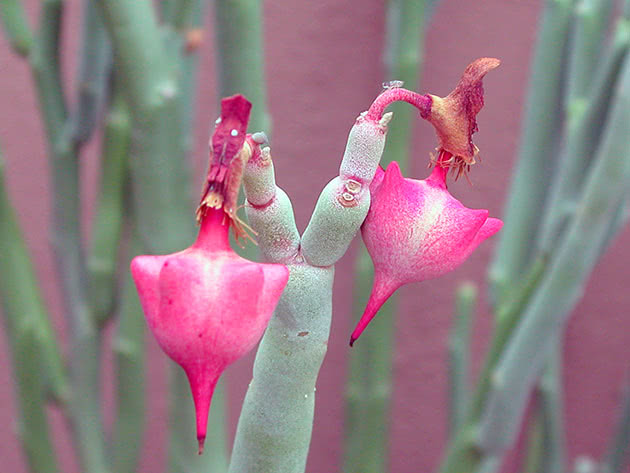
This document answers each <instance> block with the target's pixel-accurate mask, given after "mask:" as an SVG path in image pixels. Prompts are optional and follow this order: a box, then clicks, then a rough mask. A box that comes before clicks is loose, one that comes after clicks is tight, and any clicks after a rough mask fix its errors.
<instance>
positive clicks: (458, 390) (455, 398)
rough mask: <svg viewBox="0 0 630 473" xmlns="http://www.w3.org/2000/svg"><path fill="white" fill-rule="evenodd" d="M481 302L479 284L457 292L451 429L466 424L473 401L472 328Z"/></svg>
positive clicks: (451, 345)
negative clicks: (470, 376) (471, 393)
mask: <svg viewBox="0 0 630 473" xmlns="http://www.w3.org/2000/svg"><path fill="white" fill-rule="evenodd" d="M476 305H477V286H475V285H474V284H473V283H470V282H468V283H464V284H462V285H460V286H459V287H458V288H457V292H456V293H455V320H454V325H453V328H452V329H451V335H450V338H449V346H448V352H449V365H448V367H449V388H450V396H449V401H450V407H449V421H450V422H449V424H450V432H451V434H454V433H455V432H457V430H458V429H459V428H460V427H461V426H462V425H464V423H465V421H466V418H467V413H468V405H469V403H470V388H469V379H468V376H469V370H470V365H469V359H470V330H471V326H472V321H473V319H474V314H475V307H476Z"/></svg>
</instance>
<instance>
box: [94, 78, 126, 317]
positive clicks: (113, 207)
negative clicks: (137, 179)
mask: <svg viewBox="0 0 630 473" xmlns="http://www.w3.org/2000/svg"><path fill="white" fill-rule="evenodd" d="M130 141H131V116H130V113H129V109H128V107H127V104H126V101H125V98H124V97H123V96H122V94H121V93H120V91H119V90H116V91H115V92H114V98H113V102H112V104H111V107H110V110H109V112H108V114H107V118H106V119H105V134H104V137H103V153H102V166H103V169H102V171H101V182H100V197H99V200H98V203H97V209H96V215H95V217H94V223H93V230H92V247H91V251H90V254H89V255H88V261H87V267H88V273H89V289H90V301H91V303H92V308H93V311H94V317H95V318H96V321H97V323H98V324H99V325H102V324H104V323H105V322H106V321H107V320H109V318H110V317H112V315H113V313H114V311H115V307H116V292H117V287H116V284H117V278H116V273H117V271H116V268H117V264H118V256H119V251H118V248H119V244H120V239H121V233H122V221H123V214H124V194H125V190H126V189H127V186H126V185H125V184H126V182H127V177H128V174H129V173H128V154H129V145H130Z"/></svg>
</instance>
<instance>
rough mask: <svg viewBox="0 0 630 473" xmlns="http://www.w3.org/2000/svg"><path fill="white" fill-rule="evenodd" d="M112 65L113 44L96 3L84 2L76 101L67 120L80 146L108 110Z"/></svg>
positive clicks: (72, 137) (92, 1)
mask: <svg viewBox="0 0 630 473" xmlns="http://www.w3.org/2000/svg"><path fill="white" fill-rule="evenodd" d="M111 64H112V57H111V45H110V42H109V38H108V36H107V30H105V25H104V24H103V19H102V18H101V12H100V11H99V10H98V9H97V8H96V5H95V3H94V0H84V1H83V32H82V37H81V50H80V59H79V69H78V71H77V100H76V107H75V109H74V110H73V112H72V114H71V116H70V118H69V120H68V127H69V133H70V135H71V138H70V139H71V140H72V141H73V142H74V143H76V144H77V145H80V144H83V143H85V142H86V141H87V140H88V139H89V138H90V136H91V134H92V132H93V131H94V129H95V128H96V125H97V123H98V119H99V116H100V114H101V113H102V112H103V109H104V108H105V102H106V97H107V94H108V91H109V90H108V89H109V79H110V69H111Z"/></svg>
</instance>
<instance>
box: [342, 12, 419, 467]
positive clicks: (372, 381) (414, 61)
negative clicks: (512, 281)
mask: <svg viewBox="0 0 630 473" xmlns="http://www.w3.org/2000/svg"><path fill="white" fill-rule="evenodd" d="M426 3H427V2H426V1H425V0H421V1H410V0H391V1H390V2H388V7H387V23H386V33H385V34H386V45H385V51H384V63H385V68H386V71H387V72H386V74H387V77H386V80H387V81H389V80H401V81H403V82H404V83H405V84H406V85H407V86H408V87H411V88H412V89H414V88H416V87H418V85H419V82H420V69H421V67H422V63H423V53H424V29H425V26H426V23H427V19H426V14H427V11H426V10H427V5H426ZM389 110H390V111H392V112H393V113H394V119H393V122H392V124H391V126H390V127H389V131H388V135H389V139H388V141H387V144H386V147H385V152H384V155H383V160H382V165H383V166H387V164H388V163H389V162H391V161H394V160H396V161H398V163H399V165H400V167H401V169H402V170H403V172H405V171H406V170H408V169H409V148H410V146H411V137H412V135H411V131H412V128H413V125H414V123H415V121H414V118H415V116H416V115H415V112H414V111H413V110H412V109H411V108H410V107H409V106H408V105H407V104H402V103H401V104H397V103H395V104H392V105H391V106H390V108H389ZM371 268H372V261H371V258H370V255H369V254H368V252H367V250H366V249H365V247H364V246H363V245H361V247H360V249H359V252H358V255H357V261H356V266H355V274H356V279H355V280H356V285H355V290H354V298H353V300H354V301H355V305H354V307H353V313H354V315H355V320H358V318H359V317H360V316H361V314H362V311H363V307H362V306H361V305H360V304H363V303H364V302H365V301H366V300H367V298H368V296H369V294H370V291H371V287H372V283H371V277H370V273H371ZM396 307H397V298H396V296H393V297H391V298H390V299H389V301H388V302H387V303H385V304H384V305H383V307H381V309H380V310H379V314H378V317H376V318H374V320H373V321H372V322H371V326H370V330H366V332H365V333H364V334H363V336H362V337H361V343H357V345H356V346H355V347H353V349H352V350H351V353H350V362H349V373H348V381H347V386H346V425H345V432H346V434H345V443H346V445H345V452H344V465H345V466H344V471H347V472H362V473H376V472H383V471H386V469H387V466H386V465H387V449H388V441H387V439H388V430H389V428H388V425H389V405H390V399H391V392H392V387H391V384H392V378H391V372H392V371H391V362H392V353H393V346H394V343H393V342H394V323H395V313H396ZM368 367H369V369H368Z"/></svg>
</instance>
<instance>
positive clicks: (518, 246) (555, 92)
mask: <svg viewBox="0 0 630 473" xmlns="http://www.w3.org/2000/svg"><path fill="white" fill-rule="evenodd" d="M572 11H573V0H547V1H545V6H544V12H543V14H542V18H541V20H540V26H539V33H538V39H537V43H536V48H535V52H534V59H533V63H532V69H531V71H532V72H531V78H530V82H529V90H528V93H527V100H526V101H525V103H526V106H525V119H524V121H523V131H522V135H521V136H522V138H521V140H522V141H521V143H522V144H521V147H520V151H519V156H518V161H517V164H516V171H515V173H514V175H513V178H512V184H511V187H510V188H511V191H510V194H509V198H508V202H507V205H506V209H505V217H504V222H505V223H504V225H503V228H502V230H501V234H500V240H499V245H498V248H497V251H496V253H495V256H494V260H493V262H492V264H491V266H490V271H489V280H490V292H491V296H492V300H493V303H494V304H495V305H497V304H500V303H501V301H502V299H503V297H504V295H505V292H506V291H507V290H508V288H509V287H511V285H512V284H513V283H514V282H515V281H517V280H518V278H519V277H520V276H521V275H522V274H523V273H524V272H526V271H527V263H528V262H529V261H531V260H532V257H533V256H532V250H533V242H534V241H535V232H536V229H537V228H538V219H539V218H538V216H539V215H542V208H543V205H544V202H545V198H546V196H547V190H548V189H549V183H550V179H551V175H552V170H553V169H554V166H555V159H554V153H553V150H554V148H555V146H556V144H557V140H558V137H559V136H560V133H559V131H560V123H561V120H560V119H561V116H560V112H559V111H560V110H561V107H560V104H561V101H562V94H561V85H562V78H563V74H562V72H563V68H562V64H563V59H562V58H563V56H564V50H565V44H566V42H567V38H568V31H569V25H570V19H571V13H572Z"/></svg>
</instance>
